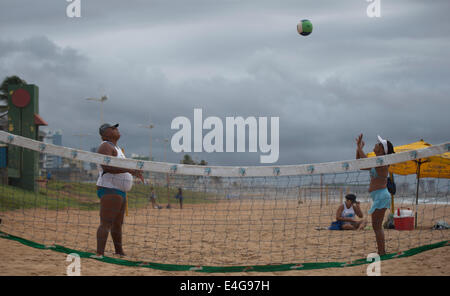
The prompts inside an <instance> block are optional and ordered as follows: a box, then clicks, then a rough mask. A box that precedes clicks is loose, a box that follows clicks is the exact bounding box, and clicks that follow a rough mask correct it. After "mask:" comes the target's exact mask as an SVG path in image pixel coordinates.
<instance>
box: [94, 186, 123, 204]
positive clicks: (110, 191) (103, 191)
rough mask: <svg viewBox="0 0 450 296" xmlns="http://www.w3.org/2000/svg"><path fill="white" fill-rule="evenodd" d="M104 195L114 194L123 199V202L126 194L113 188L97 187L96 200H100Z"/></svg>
mask: <svg viewBox="0 0 450 296" xmlns="http://www.w3.org/2000/svg"><path fill="white" fill-rule="evenodd" d="M105 194H115V195H120V196H122V197H123V200H124V201H125V200H126V198H127V193H126V192H124V191H121V190H118V189H114V188H107V187H98V189H97V196H98V198H102V196H103V195H105Z"/></svg>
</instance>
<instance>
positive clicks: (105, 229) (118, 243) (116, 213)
mask: <svg viewBox="0 0 450 296" xmlns="http://www.w3.org/2000/svg"><path fill="white" fill-rule="evenodd" d="M124 212H125V203H124V202H123V197H122V196H120V195H115V194H105V195H104V196H103V197H102V198H101V199H100V226H99V227H98V229H97V256H103V254H104V252H105V246H106V241H107V239H108V234H109V232H111V236H112V239H113V242H114V247H115V249H116V253H118V254H121V253H123V250H122V223H123V214H124ZM119 226H120V227H119Z"/></svg>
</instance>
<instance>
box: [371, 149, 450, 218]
mask: <svg viewBox="0 0 450 296" xmlns="http://www.w3.org/2000/svg"><path fill="white" fill-rule="evenodd" d="M430 146H431V144H429V143H427V142H425V141H424V140H420V141H418V142H414V143H410V144H407V145H403V146H397V147H394V151H395V152H404V151H411V153H415V152H414V151H412V150H419V149H424V148H427V147H430ZM367 156H368V157H373V156H375V153H373V152H370V153H368V154H367ZM389 173H390V174H391V178H392V174H398V175H412V174H416V177H417V188H416V206H417V204H418V203H419V179H420V178H447V179H450V152H447V153H443V154H439V155H435V156H431V157H426V158H421V159H416V160H411V161H407V162H402V163H396V164H392V165H390V166H389ZM393 209H394V199H392V210H393ZM415 222H416V227H417V211H416V219H415Z"/></svg>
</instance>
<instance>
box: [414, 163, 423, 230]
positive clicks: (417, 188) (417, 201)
mask: <svg viewBox="0 0 450 296" xmlns="http://www.w3.org/2000/svg"><path fill="white" fill-rule="evenodd" d="M421 164H422V162H421V161H420V160H419V161H417V171H416V176H417V185H416V210H415V212H416V214H415V216H416V217H415V219H414V220H415V221H414V224H415V229H417V207H418V204H419V181H420V165H421Z"/></svg>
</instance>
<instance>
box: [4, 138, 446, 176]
mask: <svg viewBox="0 0 450 296" xmlns="http://www.w3.org/2000/svg"><path fill="white" fill-rule="evenodd" d="M0 141H1V142H4V143H7V144H11V145H15V146H19V147H23V148H27V149H30V150H34V151H38V152H41V153H47V154H51V155H56V156H61V157H65V158H69V159H74V160H80V161H86V162H92V163H96V164H101V165H109V166H117V167H123V168H127V169H138V170H143V171H151V172H157V173H172V174H179V175H194V176H215V177H273V176H296V175H317V174H330V173H345V172H352V171H357V170H360V169H365V168H371V167H378V166H384V165H389V164H394V163H399V162H405V161H409V160H415V159H420V158H426V157H430V156H433V155H439V154H443V153H446V152H449V151H450V142H445V143H442V144H439V145H435V146H431V147H428V148H425V149H420V150H411V151H405V152H400V153H395V154H389V155H385V156H379V157H370V158H364V159H353V160H347V161H339V162H326V163H316V164H301V165H282V166H242V167H236V166H200V165H186V164H175V163H165V162H155V161H141V160H135V159H123V158H117V157H111V156H105V155H103V154H98V153H94V152H89V151H84V150H79V149H73V148H68V147H63V146H57V145H53V144H48V143H43V142H40V141H37V140H32V139H29V138H25V137H21V136H17V135H13V134H10V133H7V132H5V131H0Z"/></svg>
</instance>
